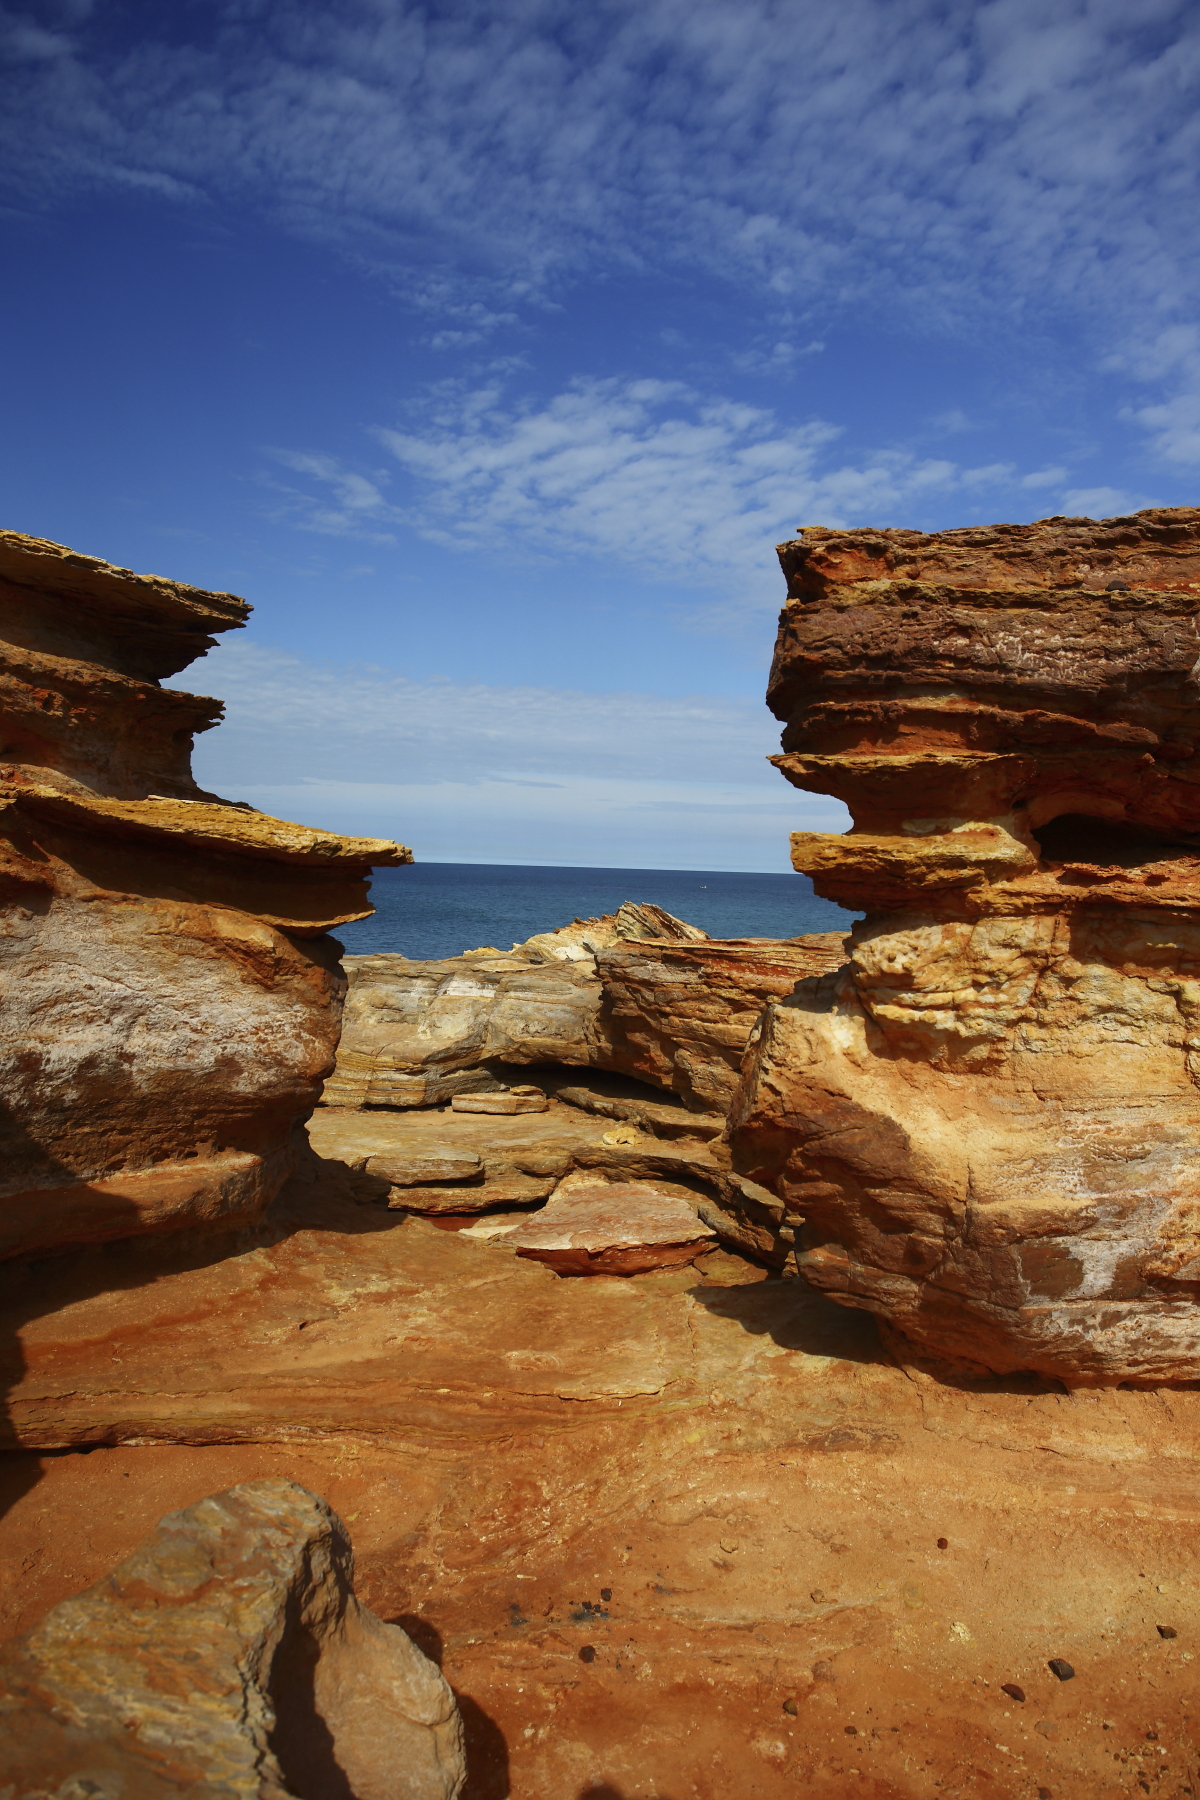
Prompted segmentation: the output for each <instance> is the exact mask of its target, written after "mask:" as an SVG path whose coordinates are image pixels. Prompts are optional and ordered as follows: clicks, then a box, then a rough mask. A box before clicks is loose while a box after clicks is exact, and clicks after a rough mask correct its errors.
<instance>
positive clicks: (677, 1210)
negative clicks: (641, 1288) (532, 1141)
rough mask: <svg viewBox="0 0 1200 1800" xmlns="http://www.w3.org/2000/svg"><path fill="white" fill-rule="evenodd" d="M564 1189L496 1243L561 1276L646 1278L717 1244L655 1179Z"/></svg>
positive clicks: (705, 1227)
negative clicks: (626, 1276)
mask: <svg viewBox="0 0 1200 1800" xmlns="http://www.w3.org/2000/svg"><path fill="white" fill-rule="evenodd" d="M564 1186H565V1191H564V1189H560V1190H559V1191H558V1193H556V1194H555V1196H554V1198H553V1199H552V1200H551V1201H550V1204H549V1205H548V1206H546V1207H543V1209H542V1210H541V1212H539V1213H537V1214H536V1215H535V1216H534V1217H533V1218H531V1219H530V1220H529V1222H528V1224H521V1225H516V1226H512V1227H510V1228H509V1229H508V1230H506V1231H505V1232H504V1233H503V1235H502V1236H499V1235H498V1237H497V1241H498V1242H502V1243H504V1244H507V1245H511V1246H512V1248H513V1249H515V1250H516V1252H517V1255H518V1256H524V1257H528V1258H529V1259H530V1260H531V1261H533V1262H542V1263H546V1264H548V1265H549V1267H550V1268H552V1269H556V1270H557V1271H558V1273H559V1274H560V1275H640V1274H642V1273H644V1272H645V1271H646V1270H647V1269H663V1268H671V1267H674V1266H677V1265H679V1264H682V1263H690V1262H694V1261H695V1259H696V1257H697V1256H699V1255H700V1254H701V1253H702V1252H703V1251H705V1250H709V1249H711V1248H712V1246H713V1243H714V1241H715V1239H716V1233H715V1232H714V1231H713V1230H712V1228H711V1226H708V1225H705V1224H702V1223H701V1221H700V1220H699V1219H698V1218H697V1217H696V1210H695V1208H694V1207H693V1206H690V1205H689V1204H688V1202H687V1201H686V1200H684V1199H682V1198H680V1196H678V1195H677V1194H667V1193H664V1192H663V1191H662V1190H661V1189H660V1188H656V1187H654V1186H653V1185H652V1183H650V1182H648V1181H595V1182H588V1183H586V1184H578V1185H575V1184H571V1185H567V1184H564Z"/></svg>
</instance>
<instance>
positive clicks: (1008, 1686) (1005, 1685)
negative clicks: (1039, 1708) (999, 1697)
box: [1000, 1681, 1025, 1702]
mask: <svg viewBox="0 0 1200 1800" xmlns="http://www.w3.org/2000/svg"><path fill="white" fill-rule="evenodd" d="M1000 1692H1001V1693H1002V1694H1007V1695H1008V1697H1009V1699H1010V1700H1019V1701H1022V1702H1023V1701H1024V1699H1025V1689H1024V1688H1023V1687H1020V1686H1019V1685H1018V1684H1017V1682H1015V1681H1002V1682H1001V1683H1000Z"/></svg>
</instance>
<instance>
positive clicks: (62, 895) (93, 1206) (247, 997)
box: [0, 532, 411, 1256]
mask: <svg viewBox="0 0 1200 1800" xmlns="http://www.w3.org/2000/svg"><path fill="white" fill-rule="evenodd" d="M249 610H250V609H249V607H248V606H247V605H246V604H245V602H244V601H241V600H239V599H237V598H236V597H235V596H233V595H231V594H209V593H203V592H201V591H200V590H198V589H196V588H190V587H185V586H183V585H182V584H181V583H178V582H171V581H165V580H162V579H160V578H159V577H157V576H145V575H133V574H131V573H130V572H129V571H128V570H125V569H117V568H113V567H111V566H110V565H109V564H107V563H103V562H98V561H96V560H95V559H93V558H90V557H83V556H78V555H76V554H74V553H73V552H71V551H69V550H65V549H63V548H62V547H61V546H60V545H57V544H49V543H45V542H43V541H41V540H40V539H36V538H27V537H21V536H19V535H17V534H15V533H12V532H3V533H0V643H2V646H3V652H2V654H3V663H2V667H0V700H2V705H3V716H2V722H0V723H2V729H3V740H2V744H0V756H2V757H3V761H2V762H0V906H2V907H3V917H4V929H3V934H2V948H0V985H2V991H3V998H4V1008H3V1026H2V1030H0V1100H2V1101H3V1111H4V1123H3V1147H4V1169H3V1176H2V1186H0V1255H7V1256H12V1255H16V1254H21V1253H28V1252H32V1251H37V1250H42V1249H46V1248H50V1247H54V1246H56V1245H59V1244H63V1243H67V1242H78V1241H87V1240H89V1239H90V1240H97V1239H104V1238H117V1237H125V1236H128V1235H130V1234H131V1233H137V1232H141V1231H146V1230H154V1229H159V1228H162V1227H167V1226H180V1225H209V1224H214V1223H217V1222H228V1221H231V1220H236V1219H239V1218H243V1217H246V1216H248V1215H251V1214H253V1213H255V1212H258V1211H260V1210H261V1208H262V1207H263V1206H264V1205H266V1203H267V1202H268V1201H269V1200H270V1198H271V1197H272V1195H273V1194H274V1193H275V1192H276V1191H277V1189H278V1188H279V1186H280V1184H281V1182H282V1181H283V1179H284V1178H285V1176H286V1174H287V1171H288V1169H289V1168H290V1167H291V1166H292V1161H293V1148H292V1144H293V1137H294V1132H295V1128H296V1127H297V1125H298V1124H299V1123H300V1122H301V1121H302V1120H303V1119H304V1118H305V1117H306V1115H307V1114H308V1113H309V1111H310V1110H311V1109H312V1107H313V1106H314V1105H315V1103H316V1100H317V1098H318V1095H319V1093H320V1088H321V1083H322V1081H323V1080H324V1077H325V1075H326V1074H327V1073H328V1072H329V1069H330V1066H331V1064H332V1061H333V1051H334V1046H335V1044H336V1041H337V1033H338V1022H339V1011H340V1000H341V992H342V976H341V972H340V969H339V967H338V963H337V956H338V949H339V946H338V945H337V944H336V943H335V942H334V941H333V940H332V939H330V938H329V937H327V936H326V935H325V933H326V932H328V931H329V930H330V928H331V927H334V926H337V925H339V924H344V923H347V922H348V921H349V920H351V919H359V918H364V917H366V916H367V915H368V914H369V912H370V910H371V909H370V905H369V903H368V901H367V898H366V882H367V876H368V874H369V872H370V868H371V866H372V864H376V863H397V862H402V861H408V860H411V857H410V855H409V852H408V851H406V850H404V849H403V848H402V847H401V846H399V845H396V844H391V843H387V842H385V841H383V840H379V839H357V838H341V837H337V836H334V835H332V834H331V833H329V832H324V831H311V830H307V829H306V828H304V827H303V826H299V825H291V824H287V823H285V822H283V821H282V820H278V819H270V818H266V817H264V816H263V815H262V814H260V813H256V812H254V811H253V810H251V809H250V808H248V807H245V806H239V805H236V804H231V803H229V802H226V801H223V800H221V799H219V798H218V797H217V796H216V795H213V794H206V793H203V792H202V791H201V790H200V789H199V788H198V787H197V786H196V784H195V782H194V781H193V779H192V776H191V768H190V757H191V745H192V738H193V735H194V733H195V732H197V731H201V730H207V729H208V728H209V727H210V726H212V725H214V724H215V723H216V722H217V720H218V719H219V717H220V714H221V706H220V703H219V702H218V701H215V700H207V699H203V698H200V697H197V696H196V695H193V694H185V693H179V692H176V691H174V690H172V689H168V688H163V687H162V686H161V685H160V682H161V680H162V678H163V677H165V676H169V675H171V674H173V673H175V672H176V671H177V670H179V669H181V668H183V667H184V666H185V665H186V664H187V663H189V662H191V661H192V660H193V658H195V657H197V656H199V655H202V654H203V652H204V651H205V650H206V649H208V648H209V647H210V646H211V645H212V643H213V642H214V637H213V635H212V634H213V633H214V632H221V631H228V630H230V629H232V628H234V627H237V626H240V625H242V624H243V623H244V622H245V618H246V615H247V613H248V612H249Z"/></svg>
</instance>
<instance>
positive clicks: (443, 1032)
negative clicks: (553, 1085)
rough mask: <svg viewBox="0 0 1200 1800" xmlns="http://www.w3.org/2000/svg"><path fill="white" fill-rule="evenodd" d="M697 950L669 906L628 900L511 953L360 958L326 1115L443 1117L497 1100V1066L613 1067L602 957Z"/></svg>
mask: <svg viewBox="0 0 1200 1800" xmlns="http://www.w3.org/2000/svg"><path fill="white" fill-rule="evenodd" d="M639 937H645V938H647V939H650V940H654V941H657V942H664V943H680V944H686V943H695V942H699V941H702V940H704V938H705V934H704V932H702V931H700V930H699V929H698V927H696V926H695V925H688V924H687V923H686V922H685V921H684V920H683V919H677V918H675V917H674V915H673V914H671V913H669V912H664V911H663V909H662V908H661V907H660V906H653V905H650V904H643V905H640V906H639V905H635V904H633V903H632V902H630V901H627V902H626V903H625V905H624V906H622V907H620V908H619V909H618V910H617V912H615V913H610V914H606V915H605V916H604V917H602V918H596V919H575V920H574V921H573V922H572V923H571V924H570V925H564V926H562V927H561V928H560V929H559V930H557V931H543V932H539V933H537V934H536V935H535V936H534V937H531V938H528V939H526V941H525V942H524V943H523V944H514V945H513V947H512V949H511V951H503V950H496V949H490V948H489V949H484V950H468V951H467V953H466V954H465V955H464V956H451V957H445V958H443V959H442V960H441V961H437V962H410V961H409V959H408V958H407V957H405V956H396V955H379V956H349V957H347V958H346V973H347V976H348V978H349V984H350V986H349V994H348V996H347V1000H346V1015H345V1026H344V1031H343V1034H342V1042H341V1047H340V1049H339V1051H338V1060H337V1068H336V1070H335V1072H334V1074H333V1077H332V1079H331V1080H330V1081H329V1082H328V1083H327V1084H326V1087H325V1093H324V1096H323V1099H324V1104H325V1105H326V1106H440V1105H442V1103H443V1102H444V1101H446V1100H450V1099H452V1098H453V1097H454V1095H456V1094H478V1093H486V1092H488V1091H489V1090H496V1089H498V1088H499V1087H500V1086H501V1083H500V1081H499V1079H498V1078H497V1076H496V1075H495V1073H494V1072H493V1070H492V1069H491V1068H490V1067H489V1065H490V1064H491V1063H493V1062H496V1061H500V1062H515V1063H540V1062H558V1063H575V1064H580V1065H582V1066H584V1067H587V1066H589V1065H597V1066H599V1065H601V1064H602V1063H603V1056H602V1049H601V1045H602V1041H603V1032H602V1030H601V1028H600V1025H599V1016H600V1008H601V1003H602V1000H603V992H602V988H601V984H600V982H599V980H598V979H597V975H596V956H597V955H598V954H599V953H601V952H602V951H605V950H608V949H610V948H611V947H612V946H614V945H618V944H621V943H625V942H628V941H629V940H630V939H631V938H639Z"/></svg>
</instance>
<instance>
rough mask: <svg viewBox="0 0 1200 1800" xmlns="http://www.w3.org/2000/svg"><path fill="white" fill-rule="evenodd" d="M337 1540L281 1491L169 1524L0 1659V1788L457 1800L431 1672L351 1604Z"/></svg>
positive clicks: (279, 1483)
mask: <svg viewBox="0 0 1200 1800" xmlns="http://www.w3.org/2000/svg"><path fill="white" fill-rule="evenodd" d="M353 1567H354V1565H353V1553H352V1551H351V1548H350V1541H349V1538H348V1537H347V1534H346V1528H345V1526H344V1525H343V1524H342V1522H341V1520H340V1519H339V1518H338V1517H337V1515H336V1514H335V1513H333V1512H332V1511H331V1509H330V1508H329V1507H328V1506H327V1505H326V1503H325V1502H324V1501H323V1500H320V1499H318V1498H317V1496H316V1495H315V1494H310V1493H309V1492H308V1491H307V1490H306V1489H305V1488H302V1487H300V1486H298V1484H297V1483H295V1482H293V1481H286V1480H281V1479H279V1478H277V1477H276V1478H269V1479H265V1480H259V1481H246V1482H242V1483H240V1484H239V1485H238V1486H237V1487H233V1488H229V1489H228V1490H227V1491H226V1492H224V1493H221V1494H213V1495H211V1496H210V1497H209V1498H208V1499H207V1500H201V1501H199V1502H198V1503H197V1504H196V1505H195V1506H189V1507H188V1508H187V1509H186V1510H185V1511H183V1512H177V1513H170V1514H168V1515H167V1517H166V1518H165V1519H163V1520H161V1521H160V1523H159V1526H158V1528H157V1530H156V1531H155V1532H154V1534H153V1536H152V1537H150V1538H149V1539H147V1541H146V1542H145V1543H143V1544H141V1545H139V1547H138V1548H137V1549H136V1550H135V1551H134V1552H133V1553H132V1555H130V1556H128V1557H127V1558H126V1559H125V1561H124V1562H122V1563H121V1564H120V1565H119V1567H117V1568H116V1569H114V1570H113V1571H112V1573H111V1574H110V1575H108V1576H106V1577H105V1578H104V1579H103V1580H102V1581H98V1582H97V1583H96V1585H95V1586H94V1587H91V1588H89V1589H88V1590H87V1591H86V1592H85V1593H82V1594H78V1595H76V1596H75V1597H74V1598H73V1599H70V1600H64V1601H62V1602H61V1603H60V1604H59V1605H57V1606H55V1607H52V1608H51V1610H50V1611H49V1612H48V1613H47V1614H46V1615H45V1617H44V1618H43V1619H42V1620H41V1622H40V1624H38V1625H36V1626H35V1627H34V1628H33V1630H32V1631H30V1632H28V1633H27V1634H26V1635H25V1636H24V1637H23V1638H20V1639H18V1640H17V1641H16V1642H15V1643H13V1644H11V1645H9V1646H8V1647H7V1648H6V1649H5V1650H4V1651H3V1653H0V1748H2V1749H3V1752H4V1754H3V1767H4V1774H5V1780H6V1781H7V1782H9V1783H15V1785H13V1786H9V1787H8V1789H7V1792H9V1793H10V1794H14V1795H18V1796H22V1797H24V1796H30V1797H31V1800H32V1796H33V1795H34V1794H49V1793H51V1792H53V1793H55V1794H60V1795H67V1794H70V1795H87V1794H94V1795H113V1796H116V1795H120V1796H122V1800H157V1797H160V1796H161V1797H162V1800H167V1797H168V1796H178V1797H179V1800H183V1797H184V1796H185V1795H186V1796H192V1797H195V1800H199V1797H201V1796H203V1800H209V1797H210V1796H211V1800H217V1796H218V1795H229V1794H238V1795H244V1796H246V1797H247V1800H286V1796H287V1795H289V1794H314V1793H320V1794H339V1795H343V1796H345V1797H346V1800H455V1796H457V1795H458V1794H459V1793H460V1792H461V1791H462V1786H463V1782H464V1780H465V1778H466V1765H465V1758H464V1752H463V1736H462V1723H461V1720H460V1718H459V1714H458V1708H457V1706H456V1704H455V1700H454V1695H453V1694H452V1693H451V1691H450V1688H449V1687H448V1685H447V1683H446V1681H445V1679H444V1678H443V1676H442V1674H441V1672H440V1670H439V1669H438V1668H437V1667H436V1665H435V1664H434V1663H431V1662H430V1661H429V1660H428V1658H427V1657H425V1656H424V1655H423V1654H422V1652H421V1651H420V1650H418V1649H417V1647H416V1645H415V1644H414V1643H413V1642H412V1640H411V1639H410V1638H409V1637H408V1636H407V1635H406V1634H405V1633H404V1632H403V1631H401V1630H400V1629H399V1627H398V1626H395V1625H385V1624H384V1623H383V1622H382V1621H381V1620H380V1619H378V1618H376V1617H375V1614H374V1613H372V1612H369V1611H368V1610H367V1608H366V1607H364V1606H363V1605H361V1604H360V1602H359V1601H358V1600H357V1599H356V1598H355V1595H354V1589H353Z"/></svg>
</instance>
